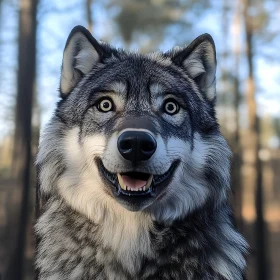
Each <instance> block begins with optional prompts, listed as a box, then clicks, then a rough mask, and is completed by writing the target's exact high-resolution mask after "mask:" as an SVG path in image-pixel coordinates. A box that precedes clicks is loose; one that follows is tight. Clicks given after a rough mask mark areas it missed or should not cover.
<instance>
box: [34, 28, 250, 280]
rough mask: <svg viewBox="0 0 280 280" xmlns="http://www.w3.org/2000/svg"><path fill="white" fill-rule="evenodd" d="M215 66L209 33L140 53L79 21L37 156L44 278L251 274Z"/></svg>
mask: <svg viewBox="0 0 280 280" xmlns="http://www.w3.org/2000/svg"><path fill="white" fill-rule="evenodd" d="M215 72H216V51H215V45H214V41H213V39H212V37H211V36H210V35H209V34H203V35H201V36H199V37H198V38H196V39H195V40H194V41H193V42H192V43H191V44H190V45H188V46H187V47H182V48H179V47H175V48H174V49H172V50H170V51H168V52H165V53H163V52H153V53H149V54H139V53H136V52H127V51H124V50H122V49H116V48H114V47H112V46H110V45H109V44H107V43H104V42H98V41H97V40H96V39H94V38H93V36H92V35H91V33H90V32H89V31H88V30H87V29H86V28H84V27H82V26H76V27H75V28H74V29H73V30H72V31H71V33H70V35H69V37H68V39H67V42H66V46H65V49H64V54H63V62H62V68H61V79H60V89H59V91H60V97H61V98H60V101H59V102H58V104H57V107H56V110H55V113H54V115H53V117H52V119H51V121H50V123H49V124H48V125H47V127H46V128H45V130H44V132H43V134H42V136H41V142H40V145H39V152H38V157H37V167H38V178H39V179H38V180H39V188H38V198H39V203H40V204H39V205H40V215H39V218H38V220H37V223H36V226H35V230H36V235H37V238H38V246H37V251H36V268H37V273H38V279H40V280H43V279H44V280H55V279H60V280H64V279H65V280H66V279H67V280H70V279H84V280H86V279H95V280H101V279H102V280H104V279H108V280H152V279H153V280H155V279H164V280H170V279H188V280H189V279H190V280H191V279H195V280H196V279H199V280H210V279H215V280H217V279H221V280H222V279H228V280H240V279H244V271H245V268H246V255H247V248H248V245H247V243H246V241H245V239H244V238H243V237H242V236H241V235H240V233H238V232H237V230H236V229H235V228H234V226H233V222H232V212H231V209H230V206H229V201H228V193H229V189H230V174H229V169H230V156H231V152H230V149H229V147H228V145H227V143H226V141H225V139H224V137H223V136H222V135H221V133H220V130H219V125H218V123H217V119H216V115H215V100H216V95H215V91H216V90H215V87H216V86H215Z"/></svg>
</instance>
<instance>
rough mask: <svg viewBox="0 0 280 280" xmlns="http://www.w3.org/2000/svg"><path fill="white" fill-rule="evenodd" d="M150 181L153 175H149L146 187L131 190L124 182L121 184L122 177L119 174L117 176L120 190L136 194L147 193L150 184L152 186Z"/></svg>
mask: <svg viewBox="0 0 280 280" xmlns="http://www.w3.org/2000/svg"><path fill="white" fill-rule="evenodd" d="M152 180H153V175H150V177H149V179H148V181H147V184H146V186H144V187H141V188H139V189H133V188H130V187H127V186H126V185H125V184H124V182H123V179H122V176H121V175H120V174H118V181H119V185H120V187H121V189H123V190H125V191H132V192H137V191H147V190H148V189H149V188H150V186H151V184H152Z"/></svg>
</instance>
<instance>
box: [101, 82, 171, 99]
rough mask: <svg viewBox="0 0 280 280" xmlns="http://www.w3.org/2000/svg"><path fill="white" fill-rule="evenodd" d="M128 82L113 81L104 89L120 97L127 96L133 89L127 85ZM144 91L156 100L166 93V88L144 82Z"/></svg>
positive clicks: (154, 83) (156, 83)
mask: <svg viewBox="0 0 280 280" xmlns="http://www.w3.org/2000/svg"><path fill="white" fill-rule="evenodd" d="M128 83H129V81H113V82H110V83H109V84H107V85H106V86H105V89H106V90H108V91H112V92H114V93H116V94H118V95H121V96H128V91H129V90H131V91H133V90H134V89H135V88H134V87H133V86H132V87H130V86H129V85H128ZM144 88H145V89H147V91H148V93H149V94H150V95H151V96H153V98H157V97H159V96H161V95H163V94H164V92H166V86H164V85H163V84H162V83H160V82H151V81H149V82H146V83H145V86H144Z"/></svg>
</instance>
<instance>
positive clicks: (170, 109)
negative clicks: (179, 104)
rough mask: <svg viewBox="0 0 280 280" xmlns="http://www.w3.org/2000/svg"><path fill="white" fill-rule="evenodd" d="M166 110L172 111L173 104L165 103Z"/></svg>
mask: <svg viewBox="0 0 280 280" xmlns="http://www.w3.org/2000/svg"><path fill="white" fill-rule="evenodd" d="M167 110H168V111H173V110H174V104H172V103H169V104H167Z"/></svg>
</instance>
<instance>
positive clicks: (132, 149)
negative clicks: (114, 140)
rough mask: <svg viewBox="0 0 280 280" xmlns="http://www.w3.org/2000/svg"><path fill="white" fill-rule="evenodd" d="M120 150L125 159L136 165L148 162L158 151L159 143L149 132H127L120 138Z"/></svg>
mask: <svg viewBox="0 0 280 280" xmlns="http://www.w3.org/2000/svg"><path fill="white" fill-rule="evenodd" d="M118 149H119V152H120V153H121V155H122V156H123V157H124V158H125V159H127V160H130V161H132V162H133V163H136V162H137V161H141V160H148V159H149V158H150V157H151V156H152V155H153V154H154V152H155V151H156V149H157V142H156V139H155V138H154V137H153V136H152V135H151V134H150V133H148V132H144V131H125V132H123V133H122V134H121V135H120V136H119V139H118Z"/></svg>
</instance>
